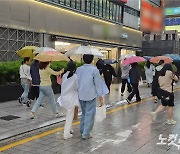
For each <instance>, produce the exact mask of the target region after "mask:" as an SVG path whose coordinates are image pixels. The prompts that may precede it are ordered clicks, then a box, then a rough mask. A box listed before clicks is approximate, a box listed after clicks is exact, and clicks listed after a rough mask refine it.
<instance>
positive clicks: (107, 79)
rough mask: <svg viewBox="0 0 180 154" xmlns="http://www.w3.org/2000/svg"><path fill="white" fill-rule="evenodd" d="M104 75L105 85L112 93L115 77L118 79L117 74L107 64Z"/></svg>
mask: <svg viewBox="0 0 180 154" xmlns="http://www.w3.org/2000/svg"><path fill="white" fill-rule="evenodd" d="M103 75H104V80H105V83H106V85H107V87H108V89H109V92H110V89H111V88H110V87H111V84H112V81H113V77H117V74H116V72H115V70H114V68H113V67H112V66H111V65H110V64H106V65H104V68H103Z"/></svg>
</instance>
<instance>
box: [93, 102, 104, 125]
mask: <svg viewBox="0 0 180 154" xmlns="http://www.w3.org/2000/svg"><path fill="white" fill-rule="evenodd" d="M105 118H106V105H105V104H104V105H103V106H101V107H99V106H97V107H96V115H95V121H96V122H101V121H103V120H104V119H105Z"/></svg>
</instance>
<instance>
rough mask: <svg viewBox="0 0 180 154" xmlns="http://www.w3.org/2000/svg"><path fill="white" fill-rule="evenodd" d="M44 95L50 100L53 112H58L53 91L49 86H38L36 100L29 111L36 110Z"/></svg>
mask: <svg viewBox="0 0 180 154" xmlns="http://www.w3.org/2000/svg"><path fill="white" fill-rule="evenodd" d="M45 96H47V97H48V98H49V102H50V105H51V108H52V110H53V113H58V109H57V106H56V103H55V98H54V92H53V90H52V87H51V86H40V87H39V97H38V99H37V100H36V102H35V104H34V106H33V108H32V110H31V111H32V112H36V110H37V108H38V107H39V106H40V105H41V104H42V101H43V99H44V97H45Z"/></svg>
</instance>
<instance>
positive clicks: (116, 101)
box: [0, 84, 150, 141]
mask: <svg viewBox="0 0 180 154" xmlns="http://www.w3.org/2000/svg"><path fill="white" fill-rule="evenodd" d="M120 87H121V85H120V84H114V85H112V87H111V94H110V95H108V96H106V97H105V102H106V104H107V106H108V107H111V106H119V105H120V103H122V102H121V101H122V100H125V98H126V97H127V94H128V93H125V96H124V97H121V96H120V94H121V93H120ZM140 93H141V96H142V98H145V97H148V96H150V89H149V88H147V86H146V85H145V84H142V85H141V86H140ZM59 95H60V94H57V95H56V96H55V97H56V98H57V97H59ZM43 104H44V107H40V108H39V109H38V111H37V114H36V115H37V119H35V120H32V119H30V110H31V108H27V107H26V105H21V104H19V103H18V101H10V102H5V103H0V118H1V117H4V116H9V115H12V116H17V117H20V118H17V119H14V120H10V121H6V120H2V119H0V141H1V140H3V139H6V138H9V137H12V136H15V135H17V134H22V133H23V132H28V131H31V130H34V129H38V128H42V127H44V126H48V125H53V124H56V123H58V122H61V121H64V120H65V117H61V118H54V116H53V113H52V110H51V108H50V105H49V103H48V102H47V100H45V101H44V103H43ZM57 106H58V109H59V113H64V114H65V111H64V110H63V109H62V108H61V107H60V106H59V104H57Z"/></svg>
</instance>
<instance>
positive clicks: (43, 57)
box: [34, 51, 69, 62]
mask: <svg viewBox="0 0 180 154" xmlns="http://www.w3.org/2000/svg"><path fill="white" fill-rule="evenodd" d="M34 59H35V60H38V61H42V62H50V61H62V60H66V61H69V58H68V57H67V56H65V55H64V54H62V53H60V52H58V51H46V52H42V53H40V54H38V55H37V56H36V57H34Z"/></svg>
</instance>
